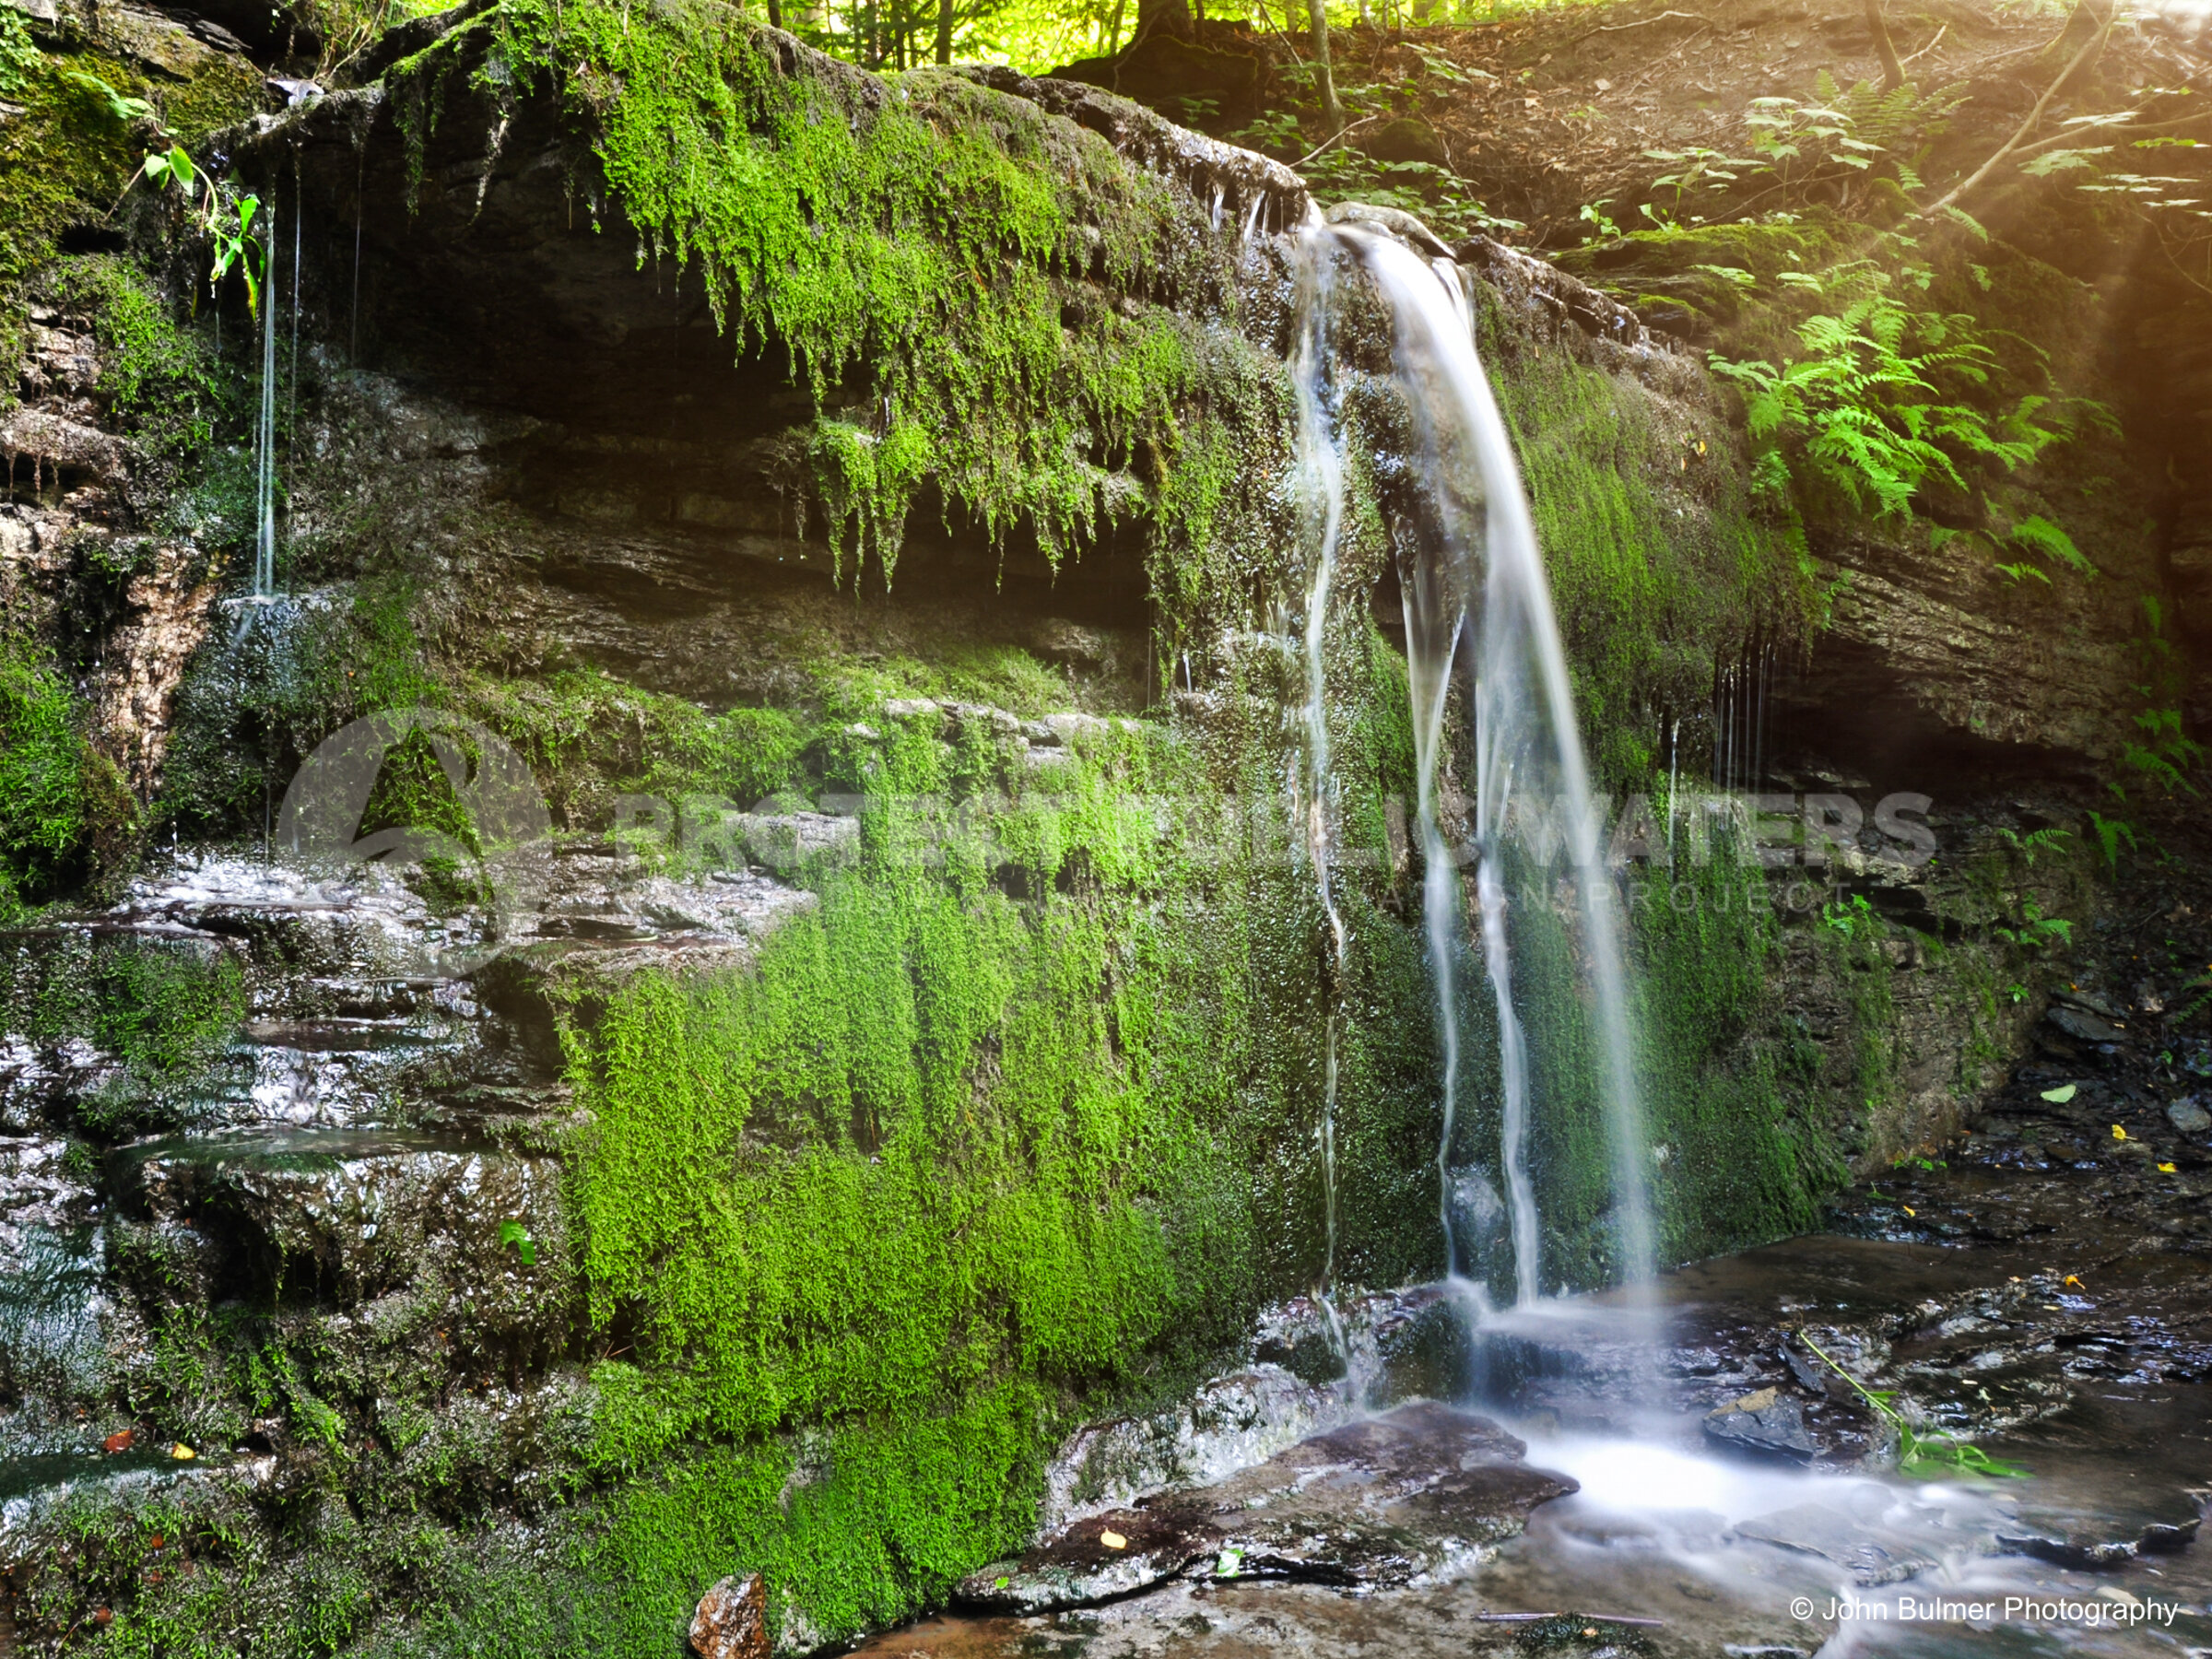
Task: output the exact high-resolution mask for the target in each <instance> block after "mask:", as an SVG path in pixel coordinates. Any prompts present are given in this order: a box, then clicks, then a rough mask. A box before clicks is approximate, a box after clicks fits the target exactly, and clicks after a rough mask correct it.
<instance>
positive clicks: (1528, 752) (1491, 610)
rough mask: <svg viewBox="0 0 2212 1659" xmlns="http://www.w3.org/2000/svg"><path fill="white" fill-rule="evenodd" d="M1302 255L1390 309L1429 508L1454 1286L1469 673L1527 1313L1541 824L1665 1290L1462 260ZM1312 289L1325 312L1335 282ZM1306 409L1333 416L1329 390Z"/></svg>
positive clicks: (1510, 1188) (1566, 745) (1585, 845)
mask: <svg viewBox="0 0 2212 1659" xmlns="http://www.w3.org/2000/svg"><path fill="white" fill-rule="evenodd" d="M1304 247H1305V263H1306V265H1307V267H1308V269H1309V270H1313V269H1315V268H1323V269H1325V268H1326V267H1327V266H1329V265H1331V264H1333V263H1334V262H1336V261H1339V260H1342V261H1347V262H1351V263H1355V264H1356V265H1358V266H1359V268H1360V269H1361V271H1362V272H1363V273H1364V275H1365V277H1366V278H1367V280H1368V281H1369V282H1370V283H1371V285H1372V288H1373V291H1374V292H1375V294H1376V295H1377V297H1379V298H1380V300H1382V303H1383V304H1384V305H1385V306H1386V307H1387V309H1388V311H1389V313H1390V316H1391V319H1392V325H1393V340H1394V345H1393V359H1392V367H1393V371H1394V378H1395V380H1396V382H1397V384H1398V387H1399V389H1400V391H1401V392H1402V394H1403V395H1404V398H1405V400H1406V406H1407V410H1408V413H1409V415H1410V417H1411V423H1412V429H1413V435H1414V441H1415V446H1416V451H1417V453H1416V454H1415V456H1414V457H1413V460H1414V462H1415V466H1416V471H1417V474H1418V485H1417V488H1416V490H1415V492H1414V493H1415V499H1416V501H1417V503H1418V505H1417V507H1416V508H1415V510H1414V511H1413V512H1411V513H1410V514H1408V515H1407V518H1406V521H1405V522H1404V523H1402V524H1400V525H1398V526H1397V527H1396V532H1395V541H1396V552H1397V558H1398V566H1399V579H1400V588H1401V591H1402V593H1403V595H1404V599H1405V607H1406V658H1407V678H1408V682H1409V685H1410V688H1411V697H1412V703H1413V708H1412V714H1413V727H1414V742H1415V750H1416V755H1415V759H1416V766H1417V771H1418V792H1417V799H1416V809H1417V811H1416V816H1417V819H1418V826H1419V836H1420V843H1421V851H1422V858H1423V864H1424V876H1423V881H1422V907H1423V914H1424V920H1425V931H1426V935H1427V939H1428V947H1429V958H1430V971H1431V973H1432V975H1433V977H1434V980H1435V983H1436V989H1437V1003H1438V1009H1439V1022H1440V1028H1439V1030H1440V1039H1441V1041H1440V1048H1441V1056H1442V1075H1441V1096H1442V1120H1443V1122H1442V1135H1441V1142H1440V1145H1439V1147H1438V1152H1437V1173H1438V1181H1439V1185H1440V1188H1441V1219H1442V1222H1443V1227H1444V1235H1445V1248H1446V1277H1447V1278H1448V1279H1450V1278H1456V1277H1458V1276H1459V1274H1460V1272H1461V1269H1462V1262H1461V1260H1460V1253H1459V1250H1458V1244H1457V1241H1456V1240H1455V1239H1454V1237H1453V1213H1452V1212H1453V1184H1454V1183H1453V1173H1452V1159H1453V1140H1454V1136H1455V1135H1456V1132H1457V1118H1458V1089H1459V1087H1460V1078H1459V1057H1460V1049H1461V1032H1460V1030H1459V1013H1458V999H1457V992H1456V983H1455V974H1454V968H1453V965H1454V960H1455V958H1456V955H1457V953H1458V950H1459V948H1460V946H1459V939H1460V936H1461V935H1462V932H1463V928H1462V923H1461V915H1462V912H1461V886H1460V879H1459V874H1458V866H1459V864H1460V862H1461V859H1460V857H1459V855H1458V854H1457V853H1455V852H1454V850H1453V847H1452V845H1451V842H1450V841H1449V839H1448V837H1447V836H1446V833H1445V830H1444V825H1443V822H1442V811H1441V808H1442V806H1443V803H1442V800H1441V777H1442V774H1443V770H1444V755H1443V750H1444V737H1445V727H1446V724H1447V714H1448V709H1449V703H1450V698H1451V692H1452V689H1453V683H1454V679H1453V677H1454V670H1455V669H1456V670H1459V671H1461V672H1462V674H1463V675H1464V678H1465V687H1466V691H1467V698H1468V704H1469V708H1470V711H1471V714H1472V721H1473V726H1474V734H1473V736H1474V770H1475V798H1474V818H1473V824H1472V841H1473V852H1474V856H1475V861H1476V870H1475V887H1476V899H1477V911H1478V912H1479V921H1480V936H1481V944H1482V956H1483V962H1484V968H1485V971H1486V972H1487V974H1488V979H1489V983H1490V990H1491V995H1492V1000H1493V1002H1494V1003H1495V1006H1496V1012H1497V1021H1498V1050H1499V1078H1498V1088H1499V1102H1500V1121H1501V1130H1500V1148H1499V1163H1500V1169H1501V1170H1502V1171H1503V1173H1504V1177H1505V1185H1506V1196H1507V1206H1508V1211H1509V1215H1510V1218H1511V1223H1512V1243H1513V1283H1514V1299H1515V1300H1516V1301H1518V1302H1520V1303H1522V1304H1524V1305H1527V1304H1530V1303H1533V1302H1535V1300H1538V1299H1539V1297H1540V1296H1541V1295H1542V1293H1543V1218H1542V1215H1541V1206H1540V1204H1539V1201H1538V1197H1537V1192H1536V1183H1535V1178H1534V1175H1533V1172H1532V1171H1531V1169H1530V1147H1531V1137H1532V1131H1533V1128H1534V1118H1535V1113H1536V1112H1538V1111H1539V1110H1542V1109H1543V1107H1544V1106H1545V1104H1546V1102H1545V1101H1544V1100H1540V1099H1539V1098H1538V1096H1537V1080H1538V1077H1539V1076H1540V1075H1545V1074H1544V1073H1543V1072H1542V1071H1541V1069H1540V1068H1539V1067H1538V1066H1537V1065H1535V1058H1536V1057H1535V1056H1534V1055H1532V1053H1531V1048H1530V1041H1529V1037H1528V1028H1527V1022H1526V1021H1525V1020H1524V1017H1523V1014H1524V1011H1523V1008H1522V1006H1521V1001H1520V994H1519V993H1518V992H1517V990H1516V986H1515V981H1514V971H1513V934H1514V925H1515V918H1514V916H1513V913H1512V912H1513V906H1514V903H1515V899H1514V897H1513V896H1512V893H1511V892H1510V890H1509V880H1510V879H1511V877H1512V875H1513V873H1514V868H1513V866H1514V865H1515V862H1516V860H1517V859H1520V858H1521V857H1522V856H1523V854H1524V852H1525V844H1526V842H1527V841H1528V839H1529V838H1528V837H1526V836H1525V835H1524V834H1522V833H1520V831H1521V830H1523V828H1524V821H1525V820H1526V819H1527V818H1540V819H1541V820H1542V821H1543V822H1545V823H1547V825H1549V826H1552V827H1554V828H1556V829H1557V830H1561V831H1563V832H1564V833H1563V841H1564V851H1565V853H1566V855H1567V860H1568V864H1569V866H1570V871H1571V883H1570V885H1571V888H1573V893H1574V904H1575V912H1576V918H1577V921H1578V923H1579V933H1580V941H1579V942H1580V945H1581V947H1582V948H1581V952H1580V954H1581V957H1582V959H1583V961H1584V962H1585V963H1586V964H1587V979H1588V986H1587V989H1588V992H1589V1000H1590V1004H1591V1006H1592V1009H1593V1016H1592V1018H1593V1023H1594V1028H1595V1029H1594V1033H1593V1036H1594V1049H1595V1055H1594V1059H1595V1068H1594V1069H1595V1075H1596V1077H1597V1082H1598V1088H1599V1092H1600V1095H1601V1097H1602V1100H1603V1103H1604V1110H1605V1114H1606V1124H1607V1129H1608V1134H1609V1139H1610V1143H1611V1147H1612V1152H1613V1164H1614V1169H1613V1175H1614V1206H1615V1218H1616V1233H1617V1239H1618V1262H1617V1266H1618V1270H1619V1271H1620V1274H1621V1276H1622V1277H1625V1278H1626V1279H1628V1280H1629V1281H1630V1282H1631V1283H1641V1282H1644V1281H1647V1280H1648V1279H1649V1278H1650V1276H1651V1268H1652V1262H1653V1230H1652V1221H1651V1206H1650V1199H1649V1194H1648V1191H1647V1182H1646V1180H1645V1172H1644V1162H1645V1159H1646V1158H1647V1156H1648V1153H1647V1150H1646V1146H1645V1137H1644V1131H1643V1122H1642V1112H1641V1104H1640V1101H1639V1099H1638V1094H1637V1086H1636V1077H1635V1064H1634V1049H1633V1043H1632V1037H1631V1030H1630V1014H1629V1005H1628V983H1627V976H1626V972H1625V967H1624V959H1623V952H1622V947H1621V943H1620V927H1619V918H1618V914H1617V908H1618V907H1617V905H1616V903H1615V896H1614V890H1613V884H1612V877H1611V874H1610V872H1609V871H1608V870H1607V869H1606V864H1605V860H1604V856H1603V851H1602V848H1601V845H1600V841H1599V834H1598V819H1597V814H1596V812H1595V810H1594V805H1593V802H1592V797H1591V793H1590V782H1589V771H1588V767H1587V765H1586V764H1585V762H1584V760H1583V750H1582V740H1581V736H1580V734H1579V732H1578V730H1577V727H1576V724H1575V714H1574V705H1573V699H1572V696H1571V691H1570V688H1569V684H1568V677H1567V664H1566V654H1565V651H1564V649H1563V647H1562V645H1561V643H1560V640H1559V628H1558V624H1557V622H1556V621H1555V620H1554V618H1553V616H1552V609H1551V597H1550V589H1549V585H1548V582H1547V577H1546V574H1545V571H1544V566H1543V559H1542V556H1541V553H1540V551H1539V549H1538V547H1537V546H1536V538H1535V525H1534V524H1533V523H1532V521H1531V519H1530V516H1529V510H1528V504H1527V500H1526V499H1525V497H1524V494H1523V492H1522V488H1521V482H1520V474H1519V469H1518V466H1517V465H1516V463H1515V461H1514V458H1513V453H1512V442H1511V440H1510V438H1509V437H1508V435H1507V432H1506V429H1505V423H1504V420H1503V418H1502V417H1501V416H1500V413H1499V410H1498V406H1497V402H1496V400H1495V398H1494V397H1493V396H1492V394H1491V392H1490V388H1489V382H1488V380H1487V378H1486V377H1485V375H1484V372H1483V368H1482V364H1481V361H1480V359H1478V357H1477V353H1476V348H1475V338H1474V327H1473V320H1472V317H1471V315H1470V312H1469V308H1468V304H1467V300H1466V295H1465V289H1464V288H1462V286H1461V277H1460V274H1459V268H1458V266H1457V265H1454V264H1453V262H1451V261H1450V260H1438V261H1435V262H1433V263H1431V262H1429V261H1425V260H1423V259H1422V258H1421V257H1420V256H1419V255H1418V254H1416V253H1414V252H1413V251H1412V250H1411V249H1409V248H1407V247H1406V245H1405V244H1403V243H1401V242H1399V241H1394V240H1393V239H1391V238H1388V237H1384V236H1381V235H1377V234H1374V233H1372V232H1370V231H1366V230H1361V229H1352V228H1349V227H1345V226H1331V227H1316V228H1314V229H1311V230H1310V231H1309V232H1308V233H1307V236H1306V238H1305V242H1304ZM1309 282H1310V284H1311V286H1312V289H1313V291H1314V292H1315V293H1316V294H1317V295H1318V296H1319V302H1320V303H1321V304H1323V306H1324V309H1325V304H1326V301H1327V296H1328V294H1329V292H1330V288H1329V284H1328V282H1327V280H1326V278H1325V277H1310V278H1309ZM1308 337H1309V339H1311V338H1312V331H1311V330H1309V336H1308ZM1308 378H1309V379H1315V378H1318V376H1317V375H1315V376H1309V377H1308ZM1312 401H1313V402H1314V403H1315V405H1316V406H1319V404H1320V397H1319V395H1318V394H1315V396H1314V397H1313V399H1312ZM1300 432H1301V437H1308V441H1307V442H1306V443H1305V445H1304V448H1305V450H1306V452H1307V453H1308V455H1309V457H1310V460H1309V465H1323V464H1324V463H1323V462H1322V460H1321V458H1320V455H1319V452H1320V451H1322V450H1324V449H1326V448H1327V447H1328V443H1327V442H1326V441H1323V434H1322V430H1321V424H1320V423H1319V422H1313V423H1310V424H1301V427H1300ZM1309 434H1311V436H1310V437H1309V436H1308V435H1309ZM1312 626H1314V618H1313V617H1312V613H1311V611H1310V612H1309V628H1310V629H1311V628H1312ZM1548 853H1549V849H1545V850H1544V853H1541V854H1539V855H1538V856H1536V857H1534V858H1531V859H1528V860H1527V865H1528V866H1529V867H1528V868H1527V869H1525V870H1524V872H1523V874H1524V876H1526V877H1534V878H1535V880H1534V882H1526V881H1524V888H1523V890H1524V892H1527V893H1530V894H1534V893H1536V892H1538V891H1540V890H1541V889H1540V888H1538V887H1537V886H1535V882H1541V881H1542V880H1543V879H1544V878H1545V877H1547V876H1548V873H1549V871H1548V865H1549V863H1550V858H1549V856H1548ZM1558 1070H1559V1067H1557V1066H1554V1067H1552V1068H1551V1071H1552V1072H1553V1073H1556V1072H1557V1071H1558Z"/></svg>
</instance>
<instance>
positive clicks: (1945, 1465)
mask: <svg viewBox="0 0 2212 1659" xmlns="http://www.w3.org/2000/svg"><path fill="white" fill-rule="evenodd" d="M1796 1337H1797V1340H1798V1341H1800V1342H1802V1343H1804V1344H1805V1346H1806V1347H1808V1348H1810V1349H1811V1350H1812V1351H1813V1353H1814V1354H1815V1355H1817V1356H1818V1358H1819V1359H1820V1362H1821V1363H1822V1364H1824V1365H1826V1366H1827V1367H1828V1369H1829V1370H1830V1371H1834V1372H1835V1373H1836V1375H1837V1376H1839V1377H1841V1378H1842V1379H1843V1381H1844V1382H1848V1383H1850V1384H1851V1386H1852V1389H1853V1392H1854V1393H1856V1394H1858V1396H1859V1398H1861V1399H1862V1400H1864V1401H1865V1402H1866V1405H1867V1406H1868V1408H1869V1409H1871V1410H1872V1411H1873V1412H1874V1414H1875V1416H1877V1418H1881V1420H1882V1421H1883V1422H1885V1423H1887V1424H1888V1426H1889V1428H1890V1429H1891V1430H1893V1431H1895V1433H1896V1435H1897V1467H1898V1471H1899V1473H1900V1474H1906V1475H1921V1476H1928V1477H1934V1476H1937V1475H1946V1474H1949V1475H1981V1476H1985V1477H1990V1478H1992V1479H1999V1478H2003V1479H2012V1478H2017V1477H2020V1476H2024V1475H2026V1474H2027V1473H2028V1471H2027V1470H2026V1469H2024V1468H2021V1467H2020V1466H2019V1465H2018V1464H2008V1463H2005V1462H2003V1461H2001V1460H2000V1459H1997V1458H1994V1457H1992V1456H1990V1454H1989V1453H1986V1452H1984V1451H1983V1450H1982V1448H1981V1447H1979V1446H1976V1445H1971V1444H1970V1443H1968V1442H1967V1441H1962V1440H1958V1439H1955V1438H1954V1437H1952V1436H1950V1435H1947V1434H1943V1435H1919V1434H1915V1433H1913V1432H1912V1425H1910V1424H1909V1423H1907V1422H1906V1421H1905V1419H1904V1418H1903V1416H1902V1415H1901V1414H1900V1412H1899V1411H1898V1409H1897V1407H1896V1406H1892V1405H1891V1404H1890V1402H1891V1401H1892V1400H1894V1399H1896V1398H1897V1391H1896V1390H1895V1389H1893V1388H1883V1389H1875V1388H1869V1387H1867V1386H1866V1384H1865V1383H1864V1382H1860V1381H1859V1380H1858V1379H1857V1378H1856V1377H1854V1376H1853V1375H1852V1374H1851V1373H1850V1372H1849V1371H1845V1370H1844V1369H1843V1368H1842V1367H1841V1365H1839V1364H1837V1363H1836V1361H1835V1360H1834V1359H1830V1357H1829V1353H1828V1350H1827V1349H1826V1348H1823V1347H1821V1346H1820V1345H1819V1344H1818V1343H1817V1342H1815V1341H1814V1340H1813V1339H1812V1338H1811V1337H1810V1336H1808V1335H1806V1334H1805V1332H1803V1331H1798V1332H1797V1333H1796Z"/></svg>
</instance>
